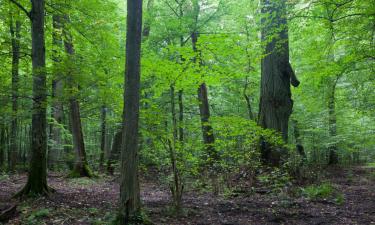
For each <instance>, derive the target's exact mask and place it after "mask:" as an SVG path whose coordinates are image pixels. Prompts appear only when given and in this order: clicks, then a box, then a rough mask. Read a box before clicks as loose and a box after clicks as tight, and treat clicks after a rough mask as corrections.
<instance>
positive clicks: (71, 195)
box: [0, 167, 375, 225]
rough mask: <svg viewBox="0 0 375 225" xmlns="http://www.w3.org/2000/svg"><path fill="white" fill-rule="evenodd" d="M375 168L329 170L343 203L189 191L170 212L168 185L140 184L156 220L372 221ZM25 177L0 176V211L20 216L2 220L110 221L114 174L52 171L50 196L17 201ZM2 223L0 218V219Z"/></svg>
mask: <svg viewBox="0 0 375 225" xmlns="http://www.w3.org/2000/svg"><path fill="white" fill-rule="evenodd" d="M374 175H375V173H374V171H369V170H368V169H365V168H360V167H357V168H352V169H350V170H345V171H339V170H337V171H333V172H332V173H331V176H330V182H331V183H332V184H333V186H334V187H335V189H336V190H338V191H339V192H340V193H342V196H343V197H344V198H343V199H344V201H343V203H342V204H336V203H335V202H332V201H330V200H325V199H323V200H319V201H312V200H308V199H307V198H305V197H302V196H299V197H290V196H288V195H281V194H277V193H276V194H256V193H255V194H254V193H253V194H238V195H230V196H228V195H223V196H220V197H215V196H213V195H212V194H208V193H201V192H188V193H186V194H185V198H184V207H185V210H184V215H182V216H179V217H176V216H173V214H171V213H170V210H168V209H170V202H171V200H170V194H169V191H168V189H166V188H164V189H163V188H160V185H156V184H154V183H144V182H143V184H142V200H143V203H144V208H145V212H146V214H147V215H148V217H149V218H150V220H151V221H152V222H153V223H154V224H162V225H172V224H173V225H180V224H181V225H182V224H193V225H209V224H214V225H245V224H288V225H289V224H316V225H318V224H327V225H328V224H330V225H331V224H338V225H349V224H364V225H367V224H375V179H374V177H375V176H374ZM25 181H26V176H25V175H14V176H10V177H3V178H1V180H0V209H1V207H3V208H4V207H6V206H9V205H11V204H13V203H14V204H17V205H18V206H17V210H18V214H17V215H16V216H15V217H14V218H12V219H11V220H10V221H8V223H6V224H30V225H31V224H56V225H57V224H61V225H62V224H66V225H76V224H77V225H78V224H110V222H109V221H111V220H112V219H113V215H114V214H115V212H116V211H115V210H116V207H117V201H118V196H119V185H118V184H117V183H116V182H115V181H114V179H113V178H111V177H107V178H101V179H94V180H89V179H66V178H65V177H64V176H63V175H61V174H50V175H49V178H48V182H49V185H50V186H52V187H53V188H55V189H56V193H54V194H52V195H51V196H49V197H48V198H39V199H37V200H27V201H24V202H16V201H15V200H10V197H11V196H12V195H13V194H14V193H15V192H16V191H17V190H19V189H20V188H21V187H22V185H24V183H25ZM0 224H1V222H0Z"/></svg>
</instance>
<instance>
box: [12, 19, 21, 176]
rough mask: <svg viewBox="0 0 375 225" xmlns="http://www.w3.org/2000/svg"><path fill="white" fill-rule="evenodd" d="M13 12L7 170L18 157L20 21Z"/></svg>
mask: <svg viewBox="0 0 375 225" xmlns="http://www.w3.org/2000/svg"><path fill="white" fill-rule="evenodd" d="M13 16H14V14H13V13H11V14H10V26H9V28H10V34H11V42H12V121H11V129H10V152H11V154H10V156H9V157H10V167H9V170H10V171H11V172H14V171H15V170H16V165H17V159H18V157H17V156H18V143H17V131H18V86H19V62H20V38H21V36H20V32H21V22H20V21H19V20H18V19H16V20H15V21H14V19H13Z"/></svg>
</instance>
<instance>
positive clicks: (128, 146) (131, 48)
mask: <svg viewBox="0 0 375 225" xmlns="http://www.w3.org/2000/svg"><path fill="white" fill-rule="evenodd" d="M127 12H128V15H127V32H126V65H125V68H126V70H125V85H124V88H125V91H124V113H123V135H122V137H123V138H122V146H121V186H120V208H119V214H118V223H119V224H124V225H125V224H131V222H132V220H136V219H139V216H140V211H141V200H140V189H139V178H138V160H139V159H138V148H139V146H138V139H139V137H138V130H139V105H140V77H141V71H140V59H141V41H142V0H128V1H127Z"/></svg>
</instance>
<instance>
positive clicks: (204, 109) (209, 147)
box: [191, 33, 219, 166]
mask: <svg viewBox="0 0 375 225" xmlns="http://www.w3.org/2000/svg"><path fill="white" fill-rule="evenodd" d="M191 39H192V46H193V51H194V52H196V53H197V54H198V55H199V53H198V49H197V46H196V45H197V42H198V34H197V33H193V34H192V36H191ZM196 60H197V57H195V58H194V61H196ZM198 60H199V62H198V63H199V66H201V64H202V62H201V59H198ZM198 101H199V115H200V118H201V126H202V136H203V143H204V146H205V152H206V154H207V156H208V159H207V166H212V165H213V164H214V163H215V161H217V160H219V154H218V152H217V151H216V149H215V146H214V145H215V136H214V132H213V128H212V126H211V124H210V116H211V115H210V105H209V103H208V92H207V86H206V83H204V82H203V83H202V84H201V85H199V88H198Z"/></svg>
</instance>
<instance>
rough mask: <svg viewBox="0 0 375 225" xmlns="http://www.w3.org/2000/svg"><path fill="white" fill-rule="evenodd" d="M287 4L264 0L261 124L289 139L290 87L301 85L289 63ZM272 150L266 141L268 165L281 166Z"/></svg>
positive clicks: (285, 139)
mask: <svg viewBox="0 0 375 225" xmlns="http://www.w3.org/2000/svg"><path fill="white" fill-rule="evenodd" d="M286 10H287V8H286V1H285V0H280V1H271V0H263V1H262V14H263V16H264V18H263V19H262V25H263V26H262V41H263V42H265V43H264V44H265V49H264V58H263V59H262V63H261V71H262V77H261V93H260V105H259V120H258V121H259V124H260V125H261V126H262V127H263V128H267V129H274V130H276V131H277V132H280V133H281V135H282V137H283V140H284V141H285V142H287V140H288V122H289V117H290V115H291V114H292V109H293V101H292V99H291V90H290V84H292V85H293V86H294V87H297V86H298V85H299V81H298V80H297V79H296V77H295V74H294V71H293V69H292V66H291V65H290V63H289V43H288V42H289V40H288V27H287V18H286V16H287V13H286ZM280 154H281V153H278V152H277V151H272V150H271V146H270V145H269V144H267V143H266V142H264V141H263V144H262V158H263V161H264V162H266V163H271V164H273V165H277V164H279V162H280V157H281V155H280Z"/></svg>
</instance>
